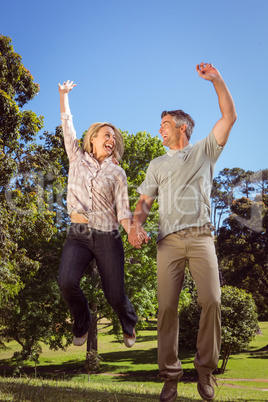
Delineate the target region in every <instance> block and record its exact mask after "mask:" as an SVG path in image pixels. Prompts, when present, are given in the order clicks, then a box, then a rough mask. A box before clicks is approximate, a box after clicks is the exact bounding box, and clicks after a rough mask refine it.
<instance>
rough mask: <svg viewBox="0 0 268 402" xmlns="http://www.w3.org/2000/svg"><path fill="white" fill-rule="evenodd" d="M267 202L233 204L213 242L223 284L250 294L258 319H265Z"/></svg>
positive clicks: (267, 272) (267, 284)
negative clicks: (215, 240) (215, 245)
mask: <svg viewBox="0 0 268 402" xmlns="http://www.w3.org/2000/svg"><path fill="white" fill-rule="evenodd" d="M267 201H268V197H267V196H263V197H262V199H260V196H258V197H256V199H255V201H252V200H250V199H248V198H245V197H242V198H240V199H237V200H235V201H234V202H233V204H232V206H231V212H232V213H231V215H230V216H229V217H228V218H226V220H225V221H224V225H223V226H222V227H221V228H220V230H219V233H218V236H217V242H216V243H217V252H218V257H219V262H220V265H221V268H222V273H223V277H224V283H225V284H227V285H233V286H236V287H238V288H240V289H244V290H246V291H248V292H250V293H252V295H253V297H254V300H255V303H256V305H257V308H258V314H259V318H260V319H267V317H268V308H267V303H266V300H267V295H268V269H267V268H268V241H267V223H268V203H267Z"/></svg>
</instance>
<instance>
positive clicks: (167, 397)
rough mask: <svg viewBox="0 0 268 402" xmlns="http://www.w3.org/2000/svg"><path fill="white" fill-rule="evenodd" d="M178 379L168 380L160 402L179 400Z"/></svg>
mask: <svg viewBox="0 0 268 402" xmlns="http://www.w3.org/2000/svg"><path fill="white" fill-rule="evenodd" d="M177 385H178V379H176V380H171V379H169V378H167V379H166V380H165V384H164V386H163V389H162V392H161V394H160V399H159V401H160V402H174V401H175V399H176V398H177V394H178V393H177Z"/></svg>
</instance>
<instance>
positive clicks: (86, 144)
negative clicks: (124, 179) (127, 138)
mask: <svg viewBox="0 0 268 402" xmlns="http://www.w3.org/2000/svg"><path fill="white" fill-rule="evenodd" d="M106 126H107V127H111V128H112V129H113V130H114V133H115V148H114V151H113V156H114V157H115V159H117V160H118V161H120V159H121V158H122V156H123V154H124V139H123V136H122V134H121V133H120V131H119V130H118V129H117V128H116V127H115V126H114V125H113V124H111V123H106V122H104V123H93V124H91V126H90V127H89V129H88V131H87V133H86V135H85V138H84V141H83V150H84V151H86V152H88V153H89V154H90V153H92V151H93V145H92V142H91V140H92V138H94V137H97V135H98V132H99V130H100V129H101V128H102V127H106Z"/></svg>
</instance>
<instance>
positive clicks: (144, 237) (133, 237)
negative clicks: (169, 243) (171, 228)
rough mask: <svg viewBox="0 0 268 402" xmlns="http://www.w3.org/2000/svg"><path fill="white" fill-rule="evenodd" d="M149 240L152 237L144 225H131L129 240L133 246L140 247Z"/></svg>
mask: <svg viewBox="0 0 268 402" xmlns="http://www.w3.org/2000/svg"><path fill="white" fill-rule="evenodd" d="M149 240H150V237H149V236H148V234H147V232H146V231H145V230H144V229H143V227H142V226H140V227H139V228H138V227H136V226H135V225H132V226H131V229H130V232H129V234H128V241H129V243H130V244H131V245H132V246H133V247H135V248H138V249H140V248H141V246H142V244H143V243H146V244H147V243H148V241H149Z"/></svg>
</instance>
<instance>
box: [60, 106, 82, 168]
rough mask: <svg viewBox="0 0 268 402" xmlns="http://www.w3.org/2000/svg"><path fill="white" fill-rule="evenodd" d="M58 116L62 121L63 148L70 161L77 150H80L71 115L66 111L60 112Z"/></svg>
mask: <svg viewBox="0 0 268 402" xmlns="http://www.w3.org/2000/svg"><path fill="white" fill-rule="evenodd" d="M60 117H61V122H62V129H63V136H64V145H65V150H66V152H67V155H68V158H69V160H70V162H72V161H73V160H74V159H75V158H76V156H77V152H81V149H80V146H79V144H78V141H77V138H76V131H75V129H74V125H73V116H72V115H71V114H68V113H61V115H60Z"/></svg>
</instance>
